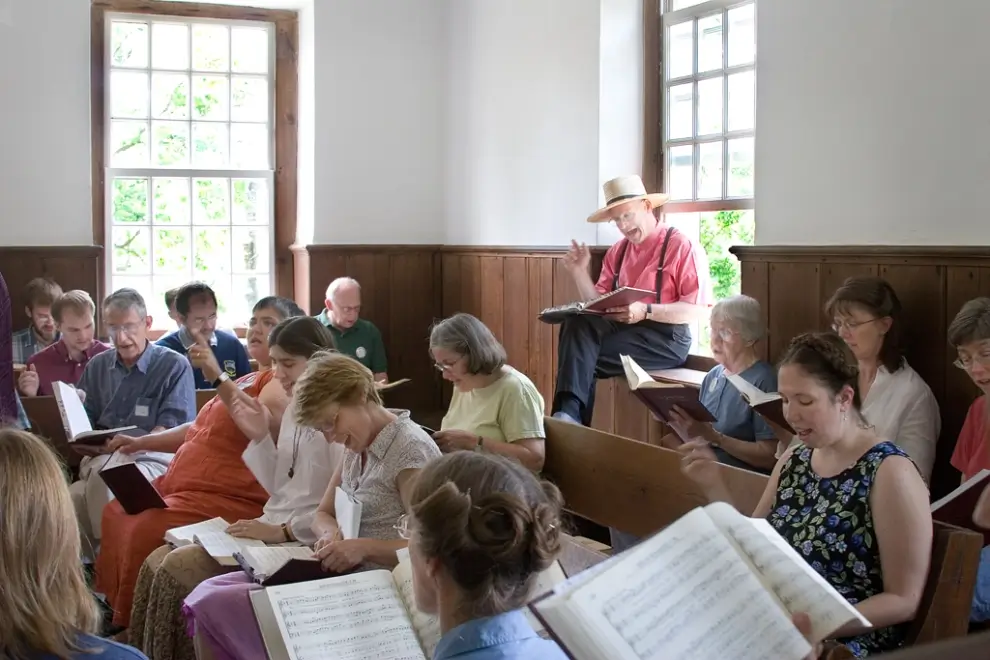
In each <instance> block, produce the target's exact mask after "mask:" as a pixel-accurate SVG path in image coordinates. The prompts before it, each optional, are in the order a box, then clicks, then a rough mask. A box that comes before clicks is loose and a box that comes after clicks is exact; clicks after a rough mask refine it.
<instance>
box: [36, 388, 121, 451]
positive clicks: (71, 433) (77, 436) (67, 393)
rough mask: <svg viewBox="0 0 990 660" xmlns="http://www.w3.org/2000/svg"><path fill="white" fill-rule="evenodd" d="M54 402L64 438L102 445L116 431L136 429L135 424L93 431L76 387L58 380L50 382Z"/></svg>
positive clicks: (70, 440) (85, 443) (81, 442)
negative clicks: (56, 404) (60, 420)
mask: <svg viewBox="0 0 990 660" xmlns="http://www.w3.org/2000/svg"><path fill="white" fill-rule="evenodd" d="M52 392H53V394H54V395H55V402H56V403H58V413H59V415H61V416H62V426H63V427H64V428H65V439H66V440H68V441H69V442H78V443H79V444H83V445H102V444H103V443H104V442H106V441H107V440H109V439H111V438H112V437H113V436H115V435H117V434H118V433H123V432H124V431H130V430H132V429H136V428H137V427H136V426H121V427H120V428H116V429H108V430H103V431H94V430H93V426H92V424H90V422H89V415H87V414H86V408H85V407H84V406H83V402H82V401H81V400H80V399H79V394H78V393H76V388H74V387H73V386H72V385H68V384H66V383H63V382H62V381H60V380H57V381H55V382H54V383H52Z"/></svg>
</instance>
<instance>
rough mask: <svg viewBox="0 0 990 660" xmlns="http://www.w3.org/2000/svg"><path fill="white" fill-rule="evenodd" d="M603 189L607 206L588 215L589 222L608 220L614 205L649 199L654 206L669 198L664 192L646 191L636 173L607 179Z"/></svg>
mask: <svg viewBox="0 0 990 660" xmlns="http://www.w3.org/2000/svg"><path fill="white" fill-rule="evenodd" d="M602 191H604V193H605V206H603V207H602V208H600V209H598V210H597V211H595V212H594V213H592V214H591V215H590V216H588V222H608V221H609V216H608V212H609V210H611V208H612V207H613V206H618V205H619V204H625V203H626V202H631V201H633V200H635V199H646V200H649V202H650V204H651V205H653V208H657V207H658V206H663V205H664V204H666V203H667V200H668V199H669V198H668V197H667V195H664V194H663V193H648V192H646V186H644V185H643V180H642V179H641V178H639V176H637V175H635V174H630V175H628V176H620V177H616V178H614V179H612V180H611V181H606V182H605V183H604V184H603V185H602Z"/></svg>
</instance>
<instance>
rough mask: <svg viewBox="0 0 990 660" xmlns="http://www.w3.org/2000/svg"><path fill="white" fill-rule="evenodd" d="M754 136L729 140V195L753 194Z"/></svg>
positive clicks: (744, 195) (742, 195)
mask: <svg viewBox="0 0 990 660" xmlns="http://www.w3.org/2000/svg"><path fill="white" fill-rule="evenodd" d="M753 160H754V154H753V138H751V137H748V138H738V139H735V140H729V190H728V195H729V197H752V196H753Z"/></svg>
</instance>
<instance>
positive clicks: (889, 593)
mask: <svg viewBox="0 0 990 660" xmlns="http://www.w3.org/2000/svg"><path fill="white" fill-rule="evenodd" d="M777 382H778V388H779V391H780V394H781V397H782V398H783V403H784V416H785V417H786V419H787V422H788V424H790V426H791V427H792V428H793V429H794V430H795V431H796V435H797V439H798V442H797V443H796V444H795V445H792V446H791V447H790V448H789V449H788V450H787V451H785V452H784V454H783V455H782V456H781V457H780V460H779V461H778V462H777V465H776V467H774V470H773V473H772V474H771V475H770V479H769V481H768V484H767V489H766V491H765V492H764V493H763V497H762V498H761V499H760V502H759V504H758V505H757V507H756V511H754V512H752V516H753V517H754V518H766V519H767V520H768V522H770V524H771V525H773V527H774V529H776V530H777V532H778V533H779V534H780V535H781V536H782V537H783V538H784V539H785V540H786V541H787V542H789V543H790V544H791V546H792V547H793V548H794V549H795V550H797V552H798V553H799V554H800V555H801V556H802V557H804V559H805V560H806V561H807V562H808V564H809V565H810V566H811V567H812V568H813V569H815V571H817V572H818V573H819V574H820V575H821V576H822V577H823V578H825V579H826V580H828V581H829V583H830V584H831V585H832V586H833V587H835V588H836V590H837V591H838V592H839V593H840V594H842V595H843V596H845V598H846V599H847V600H848V601H849V602H850V603H852V604H853V605H855V606H856V608H857V609H858V610H859V611H860V613H861V614H862V615H863V616H864V617H866V619H867V620H869V621H870V622H871V623H872V624H873V627H872V628H871V629H869V630H864V629H862V628H860V627H848V628H843V629H842V630H840V631H839V632H838V633H837V637H838V638H839V639H838V641H839V642H841V643H842V644H844V645H845V646H847V647H848V648H849V649H850V650H851V651H852V652H853V654H854V655H855V656H856V657H866V656H868V655H870V654H875V653H880V652H883V651H888V650H891V649H894V648H896V647H898V646H900V645H901V644H903V643H904V637H905V632H906V624H907V623H908V622H910V621H911V620H912V619H913V618H914V616H915V614H916V612H917V610H918V606H919V604H920V602H921V596H922V591H923V590H924V586H925V579H926V576H927V575H928V567H929V563H930V561H931V547H932V517H931V510H930V508H929V500H928V489H927V487H926V486H925V482H924V480H923V479H922V477H921V474H920V473H919V472H918V468H917V467H916V466H915V465H914V463H913V462H912V461H911V459H910V458H908V456H907V455H906V454H905V453H904V452H903V451H902V450H900V449H898V448H897V446H896V445H895V444H894V443H893V442H892V440H893V438H881V437H878V436H877V434H876V430H875V429H874V428H873V427H872V426H871V425H869V424H868V423H867V422H866V421H865V420H864V419H863V416H862V414H861V413H860V407H861V399H860V392H859V367H858V365H857V361H856V358H855V356H854V355H853V354H852V352H851V351H850V349H849V347H848V346H847V345H846V343H845V342H844V341H843V340H842V339H841V338H840V337H839V336H838V335H835V334H833V333H807V334H803V335H799V336H798V337H795V338H794V339H793V340H792V341H791V344H790V346H789V347H788V349H787V351H786V353H785V354H784V357H783V358H782V359H781V361H780V364H779V368H778V373H777ZM680 451H681V452H682V454H683V463H682V465H683V468H684V472H685V473H686V474H688V475H689V476H690V477H691V478H693V479H694V480H695V481H697V482H698V483H699V484H700V485H701V486H702V488H703V489H704V490H705V492H706V494H707V495H708V497H709V498H710V499H712V500H721V501H725V502H729V503H732V495H731V493H730V492H729V491H728V489H727V488H726V486H725V483H724V481H722V479H721V476H720V474H719V471H718V470H717V469H716V468H715V456H714V454H713V453H712V451H711V449H710V448H708V447H707V446H706V445H705V443H704V442H701V441H697V440H695V441H692V442H689V443H686V444H685V445H683V447H682V448H681V450H680ZM743 513H747V514H748V513H750V512H748V511H744V512H743Z"/></svg>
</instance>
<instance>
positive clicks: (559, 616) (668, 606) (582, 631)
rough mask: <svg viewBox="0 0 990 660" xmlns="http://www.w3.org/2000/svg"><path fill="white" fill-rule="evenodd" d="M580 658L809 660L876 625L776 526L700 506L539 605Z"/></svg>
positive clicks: (535, 606) (725, 508)
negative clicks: (847, 633) (818, 646)
mask: <svg viewBox="0 0 990 660" xmlns="http://www.w3.org/2000/svg"><path fill="white" fill-rule="evenodd" d="M530 609H532V610H533V611H534V612H535V613H536V615H537V616H538V617H539V618H540V620H542V621H543V623H544V625H545V626H546V628H547V629H548V630H549V631H550V634H551V635H552V636H553V637H554V638H555V639H556V640H557V641H558V643H559V644H560V645H561V647H562V648H563V649H564V650H565V651H566V653H567V654H568V655H569V656H570V657H571V658H573V659H574V660H599V659H600V658H610V659H612V660H640V659H643V660H649V659H652V658H656V659H658V660H659V659H661V658H691V660H724V659H725V658H732V659H733V660H765V659H766V658H774V659H775V660H800V659H802V658H804V657H805V656H807V655H808V654H809V653H810V652H811V646H810V645H809V643H808V641H807V640H806V639H805V638H804V637H803V636H802V635H801V633H800V632H798V631H797V629H796V628H795V627H794V626H793V624H792V622H791V617H792V615H793V614H795V613H798V612H803V613H805V614H807V615H808V617H809V618H810V619H811V626H812V630H811V638H812V639H813V640H815V641H816V642H817V641H820V640H823V639H826V638H827V637H829V636H831V635H832V634H833V633H834V632H835V631H836V630H838V629H839V628H841V627H842V626H844V625H846V624H848V623H851V622H857V623H859V624H860V625H862V626H864V627H869V626H870V623H869V621H867V620H866V619H865V618H864V617H863V615H861V614H860V613H859V612H858V611H857V610H856V608H855V607H853V606H852V605H850V604H849V602H848V601H846V599H845V598H843V597H842V596H841V595H840V594H839V592H837V591H836V590H835V589H834V588H833V587H832V586H831V585H830V584H829V583H828V582H827V581H826V580H825V579H824V578H823V577H822V576H821V575H819V574H818V573H817V572H815V570H814V569H813V568H811V566H810V565H808V563H807V562H806V561H805V560H804V559H803V558H802V557H801V556H800V555H799V554H798V553H797V552H796V551H795V550H794V549H793V548H792V547H791V546H790V545H789V544H788V543H787V541H785V540H784V539H783V538H782V537H781V536H780V535H779V534H777V532H776V531H775V530H774V529H773V528H772V527H771V526H770V523H768V522H767V521H766V520H763V519H753V518H748V517H746V516H744V515H742V514H741V513H739V512H738V511H736V510H735V509H734V508H733V507H732V506H731V505H728V504H725V503H723V502H718V503H715V504H710V505H708V506H706V507H704V508H698V509H695V510H693V511H691V512H690V513H688V514H686V515H685V516H683V517H682V518H681V519H680V520H678V521H677V522H675V523H674V524H672V525H670V526H669V527H667V528H666V529H664V530H663V531H661V532H659V533H658V534H656V535H655V536H653V537H651V538H649V539H648V540H646V541H644V542H642V543H640V544H639V545H638V546H636V547H634V548H632V549H630V550H628V551H626V552H624V553H621V554H619V555H615V556H614V557H611V558H610V559H607V560H605V561H604V562H602V563H600V564H598V565H596V566H594V567H592V568H590V569H588V570H586V571H584V572H583V573H579V574H578V575H577V576H576V577H573V578H571V579H569V580H568V581H566V582H565V583H563V584H561V585H559V586H558V587H557V588H556V589H554V590H553V591H552V592H551V593H550V594H548V595H546V596H544V597H543V598H539V599H537V600H536V601H534V602H532V603H531V604H530Z"/></svg>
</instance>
